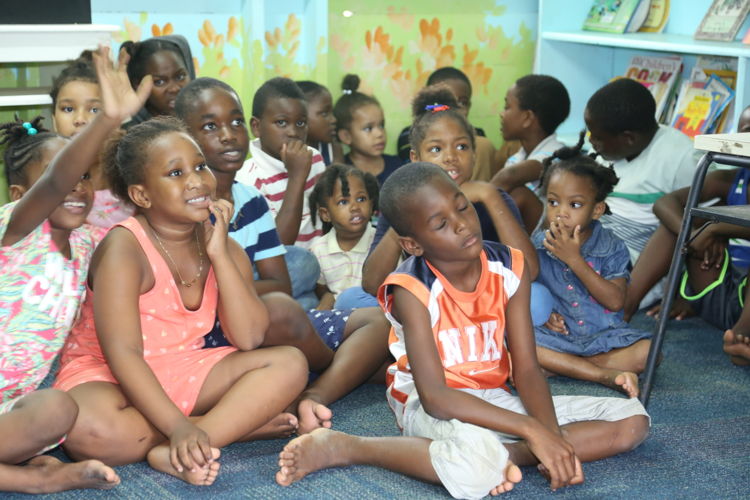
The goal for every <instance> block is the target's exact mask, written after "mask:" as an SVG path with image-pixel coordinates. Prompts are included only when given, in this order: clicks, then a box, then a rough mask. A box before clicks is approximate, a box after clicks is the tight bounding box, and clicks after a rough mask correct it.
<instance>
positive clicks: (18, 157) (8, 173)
mask: <svg viewBox="0 0 750 500" xmlns="http://www.w3.org/2000/svg"><path fill="white" fill-rule="evenodd" d="M43 119H44V117H43V116H37V117H36V118H34V119H33V120H31V122H24V121H23V120H21V119H20V118H19V117H18V115H16V116H15V120H14V121H12V122H8V123H3V124H2V125H0V146H3V145H4V146H5V151H4V152H3V163H4V164H5V178H6V180H7V181H8V185H9V186H10V185H13V184H23V185H25V184H27V183H28V178H27V177H26V172H25V168H26V167H27V166H28V165H29V163H33V162H35V161H39V159H40V158H41V156H42V152H43V148H42V146H43V145H44V144H46V143H47V141H49V140H50V139H55V138H57V137H62V136H61V135H59V134H56V133H54V132H50V131H49V130H47V129H46V128H44V127H43V126H42V120H43ZM32 130H33V131H34V132H32Z"/></svg>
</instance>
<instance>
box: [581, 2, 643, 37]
mask: <svg viewBox="0 0 750 500" xmlns="http://www.w3.org/2000/svg"><path fill="white" fill-rule="evenodd" d="M650 4H651V2H650V0H594V3H593V5H592V6H591V9H589V13H588V15H587V16H586V20H585V21H584V22H583V29H585V30H591V31H606V32H608V33H632V32H634V31H638V29H639V28H640V27H641V26H642V25H643V22H644V21H645V20H646V18H647V17H648V13H649V6H650Z"/></svg>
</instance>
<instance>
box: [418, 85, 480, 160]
mask: <svg viewBox="0 0 750 500" xmlns="http://www.w3.org/2000/svg"><path fill="white" fill-rule="evenodd" d="M458 109H459V105H458V101H457V100H456V96H455V95H454V94H453V92H452V91H451V89H450V88H448V87H447V86H446V85H441V84H439V83H438V84H436V85H430V86H428V87H425V88H423V89H422V90H420V91H419V92H418V93H417V95H416V96H414V99H413V100H412V104H411V112H412V116H413V117H414V123H412V125H411V130H410V131H409V143H410V144H411V148H412V149H413V150H414V151H419V146H420V145H421V144H422V141H424V138H425V136H426V135H427V131H428V130H429V129H430V127H431V126H432V124H433V123H435V122H436V121H437V120H439V119H441V118H450V119H452V120H453V121H455V122H456V123H458V124H459V125H461V127H462V128H463V129H464V130H465V131H466V135H468V136H469V140H470V141H471V148H472V149H475V148H476V139H475V137H474V127H472V126H471V124H470V123H469V121H468V120H467V119H466V117H465V116H464V115H463V114H461V113H460V112H459V111H458Z"/></svg>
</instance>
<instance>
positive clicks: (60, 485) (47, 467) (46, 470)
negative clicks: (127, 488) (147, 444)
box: [2, 455, 120, 493]
mask: <svg viewBox="0 0 750 500" xmlns="http://www.w3.org/2000/svg"><path fill="white" fill-rule="evenodd" d="M2 467H4V468H5V467H8V468H13V469H14V470H13V475H12V477H13V482H12V483H10V484H7V485H6V484H3V485H2V486H3V490H4V491H18V492H21V493H55V492H58V491H65V490H75V489H79V488H96V489H100V490H108V489H111V488H114V487H115V486H117V485H118V484H120V477H119V476H118V475H117V473H116V472H115V471H114V469H112V468H111V467H108V466H106V465H104V464H103V463H101V462H100V461H99V460H85V461H83V462H74V463H65V462H61V461H60V460H58V459H56V458H55V457H50V456H48V455H40V456H38V457H34V458H32V459H31V460H29V461H28V463H27V464H26V465H25V466H10V465H8V466H2Z"/></svg>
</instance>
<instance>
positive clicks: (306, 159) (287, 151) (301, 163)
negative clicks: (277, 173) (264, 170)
mask: <svg viewBox="0 0 750 500" xmlns="http://www.w3.org/2000/svg"><path fill="white" fill-rule="evenodd" d="M281 161H282V163H284V167H286V170H287V172H289V177H298V176H299V177H302V178H304V179H307V176H308V175H309V174H310V167H312V151H310V148H308V147H307V144H305V143H304V142H302V141H300V140H299V139H292V140H291V141H289V142H286V143H284V145H283V146H281Z"/></svg>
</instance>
